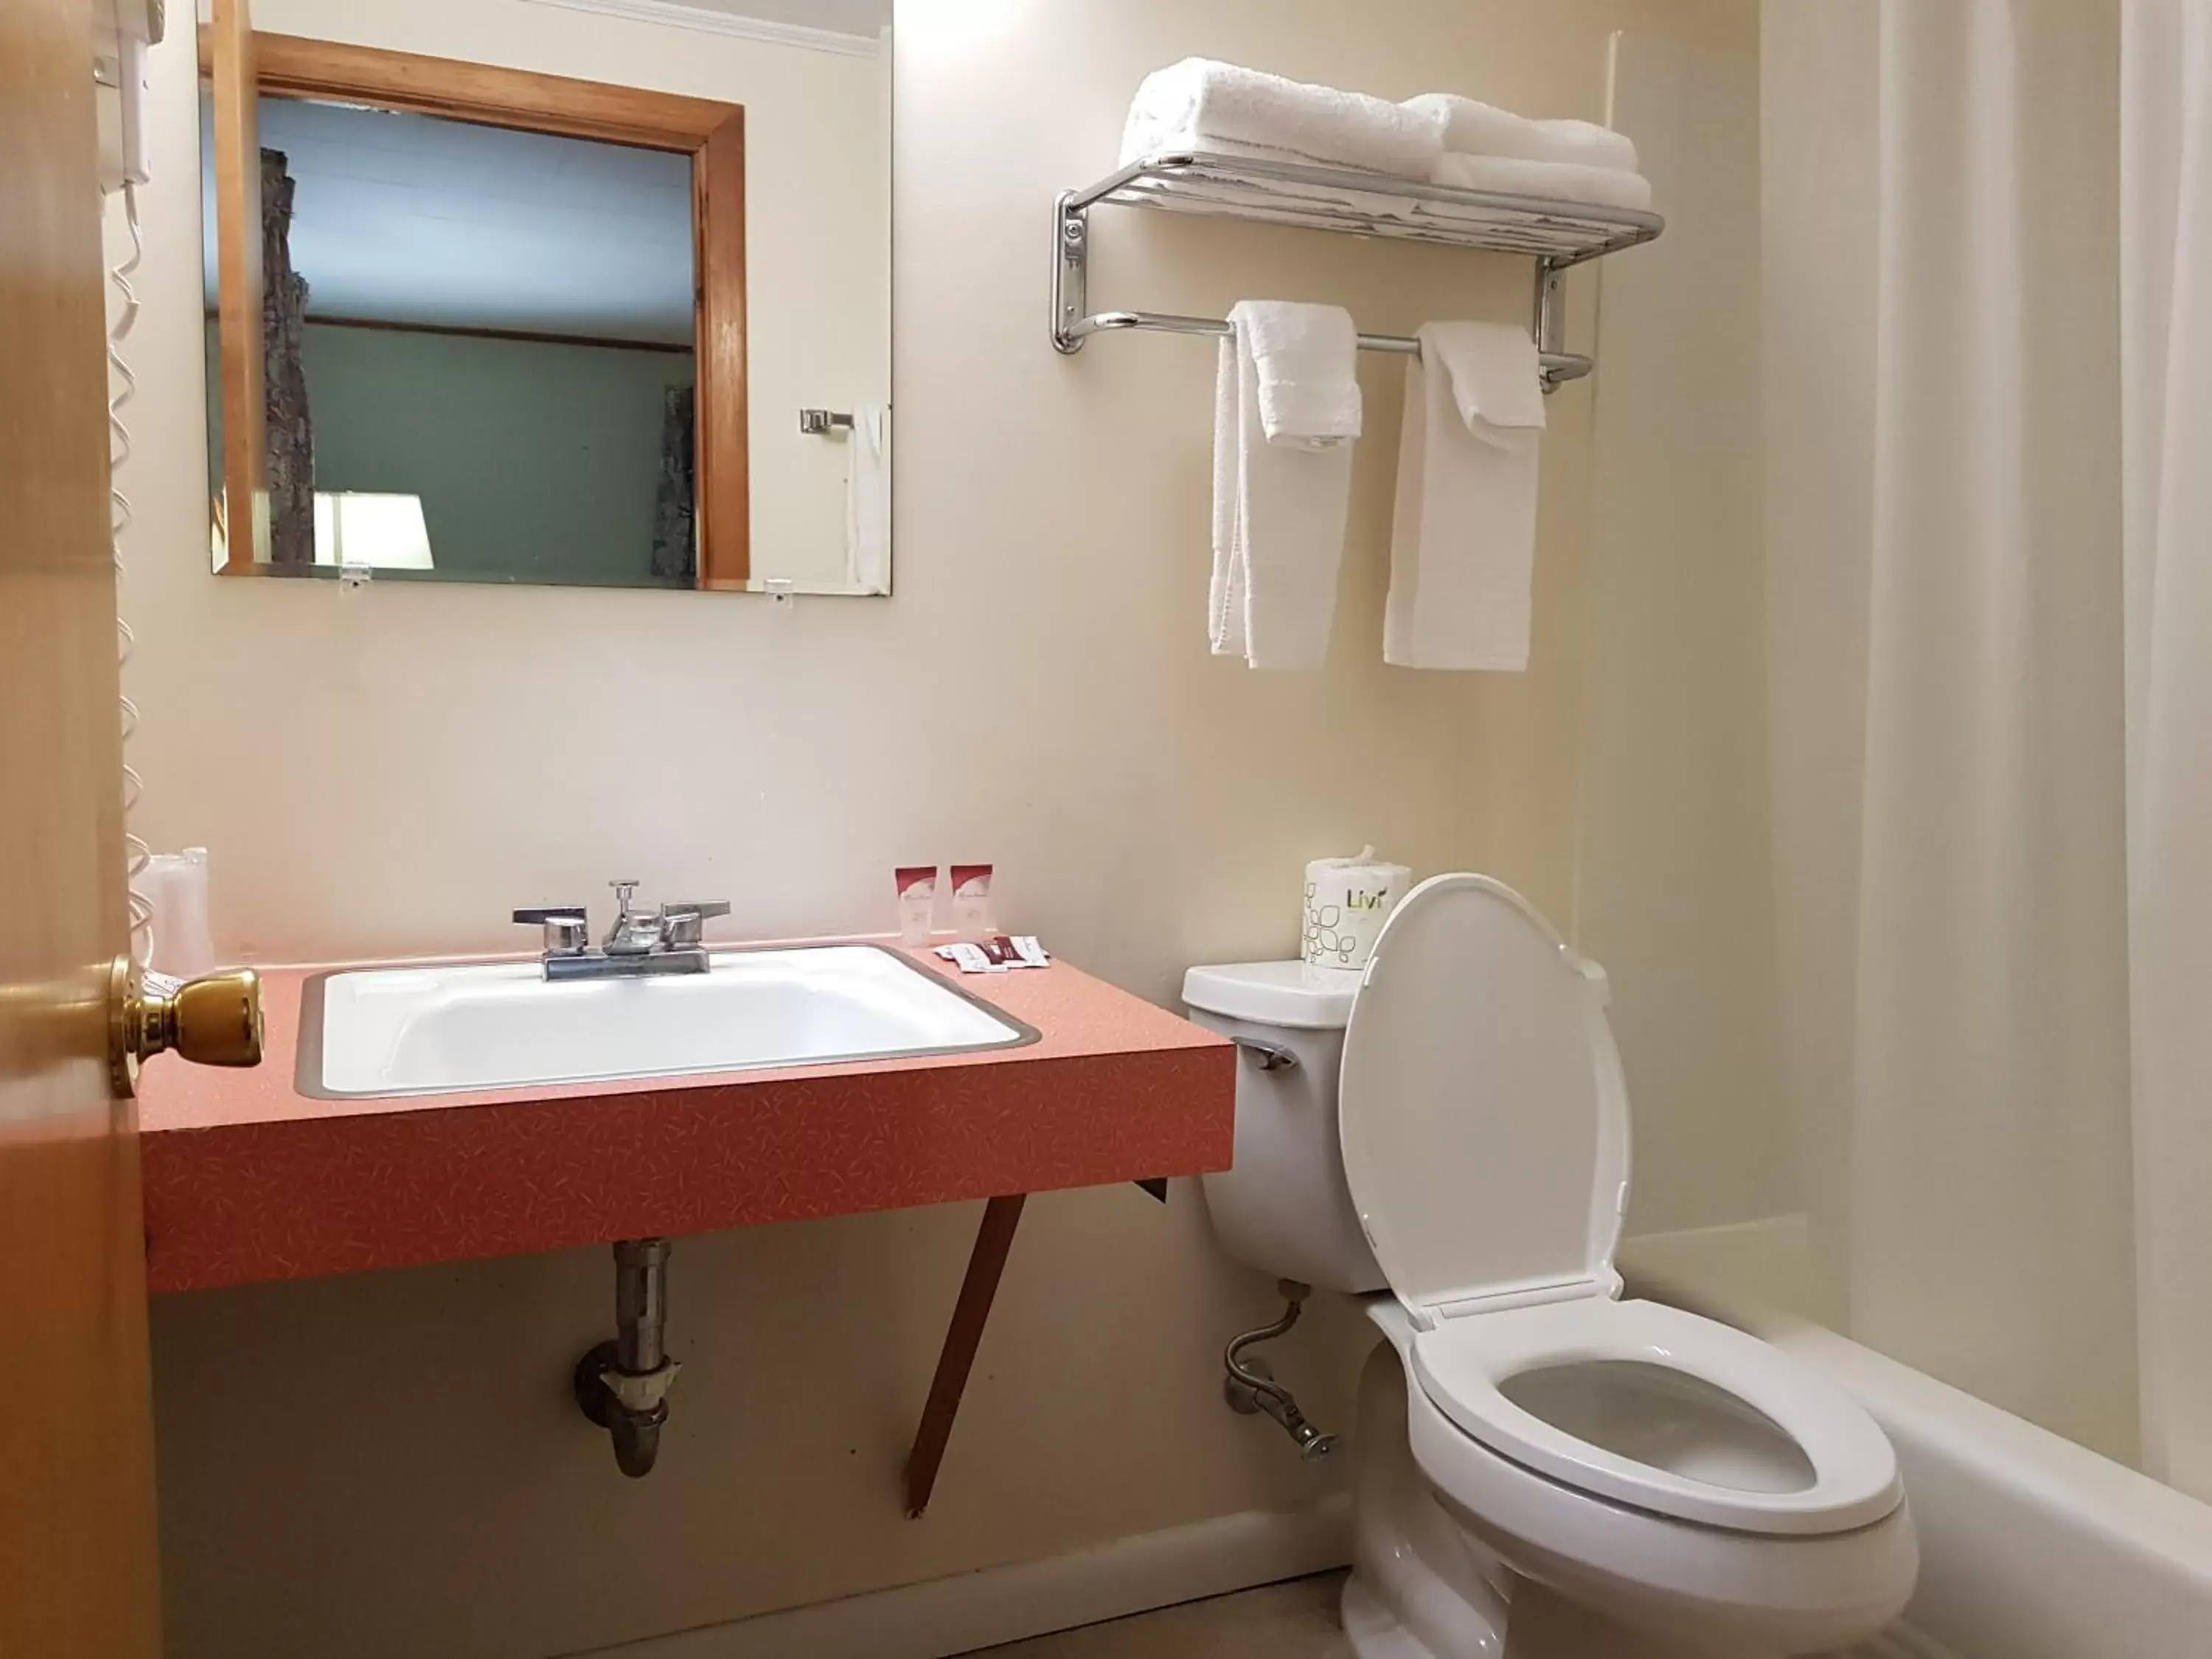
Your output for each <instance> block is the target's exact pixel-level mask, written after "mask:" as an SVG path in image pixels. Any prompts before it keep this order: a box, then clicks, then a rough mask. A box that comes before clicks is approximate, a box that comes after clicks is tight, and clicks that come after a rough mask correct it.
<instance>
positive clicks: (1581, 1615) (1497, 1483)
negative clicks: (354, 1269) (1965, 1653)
mask: <svg viewBox="0 0 2212 1659" xmlns="http://www.w3.org/2000/svg"><path fill="white" fill-rule="evenodd" d="M1184 999H1185V1000H1186V1001H1187V1002H1188V1004H1189V1005H1190V1006H1191V1008H1192V1011H1193V1016H1194V1018H1198V1019H1200V1020H1201V1021H1202V1022H1204V1023H1206V1024H1209V1025H1212V1026H1213V1027H1215V1028H1216V1029H1218V1030H1223V1031H1225V1033H1226V1034H1228V1035H1230V1036H1232V1037H1234V1038H1235V1039H1236V1040H1237V1042H1238V1043H1239V1045H1240V1046H1241V1047H1243V1048H1244V1049H1245V1050H1246V1059H1245V1061H1244V1064H1243V1068H1242V1070H1241V1071H1240V1076H1239V1084H1238V1094H1237V1164H1236V1166H1235V1167H1234V1168H1233V1169H1231V1170H1229V1171H1227V1172H1225V1174H1223V1175H1220V1176H1208V1177H1206V1202H1207V1207H1208V1210H1209V1212H1211V1214H1212V1218H1213V1222H1214V1225H1215V1229H1216V1231H1217V1233H1218V1235H1219V1236H1220V1237H1221V1239H1222V1242H1223V1243H1224V1244H1225V1246H1226V1247H1227V1248H1228V1249H1230V1250H1231V1253H1232V1254H1235V1255H1238V1256H1240V1257H1242V1258H1243V1260H1245V1261H1249V1262H1250V1263H1251V1264H1252V1265H1253V1266H1255V1267H1260V1268H1261V1269H1263V1270H1265V1271H1267V1272H1268V1273H1286V1274H1293V1275H1294V1276H1300V1277H1304V1278H1307V1279H1309V1280H1310V1282H1313V1283H1316V1284H1321V1285H1328V1286H1330V1287H1332V1288H1335V1289H1339V1290H1344V1291H1352V1292H1353V1293H1357V1294H1363V1295H1364V1296H1366V1297H1367V1298H1368V1301H1367V1306H1368V1312H1369V1315H1370V1318H1371V1319H1372V1320H1373V1321H1374V1322H1375V1323H1376V1325H1377V1326H1378V1327H1379V1328H1381V1330H1382V1331H1383V1335H1384V1337H1385V1338H1386V1341H1385V1342H1384V1344H1383V1346H1380V1347H1379V1348H1378V1349H1377V1351H1376V1354H1375V1355H1374V1356H1373V1358H1371V1359H1370V1362H1369V1364H1368V1368H1367V1371H1366V1373H1365V1374H1364V1376H1363V1379H1362V1383H1361V1389H1360V1408H1359V1421H1358V1425H1357V1429H1356V1431H1355V1433H1354V1435H1353V1437H1352V1448H1353V1453H1354V1455H1355V1457H1356V1459H1357V1460H1358V1474H1357V1478H1356V1482H1355V1490H1354V1499H1353V1504H1354V1528H1355V1533H1356V1536H1357V1549H1356V1553H1355V1560H1354V1565H1353V1572H1352V1577H1351V1579H1350V1580H1349V1581H1348V1583H1347V1584H1346V1591H1345V1625H1346V1631H1347V1632H1348V1633H1349V1634H1350V1636H1351V1638H1352V1644H1353V1647H1354V1649H1355V1650H1356V1651H1357V1652H1358V1653H1359V1654H1360V1655H1361V1656H1362V1659H1459V1656H1474V1655H1498V1654H1507V1655H1510V1656H1511V1659H1545V1656H1550V1655H1559V1656H1568V1655H1577V1656H1581V1655H1590V1654H1597V1653H1603V1654H1606V1655H1607V1656H1619V1659H1630V1656H1642V1655H1650V1656H1655V1659H1656V1656H1681V1659H1686V1656H1690V1655H1699V1656H1705V1655H1712V1656H1724V1659H1739V1656H1741V1659H1769V1656H1773V1659H1778V1656H1784V1655H1790V1654H1805V1653H1814V1652H1824V1651H1829V1650H1834V1649H1837V1648H1839V1647H1846V1646H1849V1645H1850V1644H1853V1643H1856V1642H1858V1641H1861V1640H1863V1639H1864V1638H1868V1637H1869V1636H1871V1635H1873V1634H1874V1633H1875V1632H1878V1631H1879V1630H1880V1629H1881V1627H1882V1626H1884V1625H1886V1624H1887V1623H1888V1622H1889V1620H1892V1619H1893V1618H1894V1617H1895V1616H1896V1614H1897V1613H1898V1612H1899V1610H1900V1609H1901V1608H1902V1607H1903V1606H1904V1604H1905V1600H1906V1598H1907V1597H1908V1596H1909V1595H1910V1594H1911V1587H1912V1583H1913V1580H1914V1577H1915V1576H1916V1573H1917V1565H1918V1556H1917V1546H1916V1544H1915V1541H1914V1537H1913V1532H1912V1524H1911V1516H1910V1514H1909V1511H1908V1510H1907V1509H1906V1507H1905V1493H1904V1487H1903V1483H1902V1481H1901V1480H1900V1478H1899V1473H1898V1468H1897V1460H1896V1456H1895V1455H1894V1453H1893V1450H1892V1449H1891V1447H1890V1445H1889V1443H1888V1440H1887V1437H1884V1435H1883V1434H1882V1432H1881V1429H1880V1428H1879V1427H1878V1426H1877V1425H1875V1422H1874V1420H1873V1419H1871V1418H1869V1416H1868V1415H1867V1414H1866V1413H1865V1412H1864V1411H1863V1409H1861V1408H1860V1407H1858V1406H1857V1404H1856V1403H1855V1402H1854V1401H1851V1400H1850V1398H1849V1397H1848V1396H1846V1395H1844V1394H1843V1393H1842V1392H1841V1391H1840V1390H1839V1389H1836V1388H1835V1387H1834V1386H1833V1385H1832V1384H1831V1383H1828V1382H1827V1381H1826V1379H1825V1378H1824V1377H1822V1376H1820V1375H1819V1374H1817V1373H1815V1372H1814V1371H1812V1370H1809V1369H1808V1368H1806V1367H1804V1366H1802V1364H1798V1363H1797V1362H1796V1361H1794V1360H1792V1359H1790V1358H1789V1357H1788V1356H1786V1355H1784V1354H1783V1353H1781V1352H1779V1351H1778V1350H1776V1349H1773V1348H1771V1347H1769V1346H1767V1345H1766V1344H1765V1343H1763V1342H1760V1341H1759V1340H1758V1339H1756V1338H1754V1337H1752V1336H1748V1335H1746V1334H1744V1333H1742V1332H1741V1331H1737V1330H1735V1329H1732V1328H1729V1327H1727V1326H1723V1325H1720V1324H1717V1323H1716V1322H1713V1321H1711V1320H1707V1319H1703V1318H1700V1317H1699V1316H1696V1315H1693V1314H1689V1313H1685V1312H1682V1311H1680V1310H1676V1309H1672V1308H1667V1307H1662V1306H1659V1305H1657V1304H1651V1303H1646V1302H1638V1301H1622V1300H1620V1288H1621V1286H1620V1276H1619V1274H1618V1273H1616V1272H1615V1271H1614V1269H1613V1249H1614V1246H1615V1244H1616V1243H1617V1242H1618V1240H1619V1237H1620V1224H1621V1217H1622V1214H1623V1212H1624V1211H1625V1210H1626V1204H1627V1197H1628V1173H1629V1172H1628V1153H1629V1120H1628V1097H1627V1090H1626V1084H1625V1082H1624V1080H1623V1078H1622V1075H1621V1070H1620V1059H1619V1055H1618V1054H1617V1052H1616V1050H1615V1048H1614V1047H1613V1036H1612V1030H1611V1026H1610V1024H1609V1022H1608V1020H1607V1017H1606V1003H1607V994H1606V982H1605V976H1604V975H1603V973H1602V972H1601V970H1600V969H1598V968H1597V967H1596V965H1595V963H1589V962H1588V961H1586V960H1584V959H1583V958H1582V957H1578V956H1577V954H1576V953H1575V952H1574V951H1572V950H1571V949H1570V948H1569V947H1568V946H1567V945H1566V944H1565V942H1564V941H1563V940H1562V939H1560V938H1559V935H1558V934H1557V933H1556V932H1554V931H1553V929H1552V927H1550V925H1549V924H1548V923H1547V922H1546V921H1544V919H1543V918H1542V917H1541V915H1538V914H1537V912H1536V911H1535V910H1534V908H1531V907H1530V906H1529V905H1528V902H1526V901H1525V900H1523V899H1522V898H1521V896H1519V895H1518V894H1516V893H1514V892H1513V891H1512V890H1510V888H1507V887H1504V885H1502V884H1499V883H1497V882H1495V881H1492V880H1490V879H1489V878H1485V877H1481V876H1474V875H1451V876H1439V877H1436V878H1432V879H1431V880H1429V881H1426V882H1424V883H1423V884H1421V885H1420V886H1419V887H1417V888H1416V889H1414V890H1413V892H1412V893H1411V894H1409V895H1408V896H1407V897H1406V899H1405V900H1403V901H1402V902H1401V903H1400V905H1399V907H1398V908H1397V909H1396V910H1395V912H1394V913H1393V914H1392V915H1391V917H1390V919H1389V922H1388V923H1386V924H1385V926H1384V927H1383V933H1382V936H1381V938H1380V939H1379V940H1378V942H1377V944H1376V947H1375V953H1374V956H1373V957H1372V959H1371V960H1370V963H1369V964H1368V967H1367V968H1366V969H1365V970H1364V975H1361V976H1360V977H1359V978H1358V979H1357V980H1356V981H1352V983H1351V984H1350V985H1347V984H1346V981H1343V980H1342V979H1341V978H1338V977H1329V976H1317V975H1313V974H1312V973H1311V972H1310V971H1308V970H1294V969H1292V968H1291V966H1290V965H1287V964H1280V963H1258V964H1252V963H1248V964H1241V965H1235V966H1231V967H1226V968H1194V969H1192V970H1191V971H1190V974H1189V975H1188V976H1187V978H1186V981H1185V986H1184ZM1347 1005H1348V1006H1347ZM1338 1025H1340V1026H1341V1033H1340V1035H1339V1033H1338V1032H1337V1030H1335V1029H1334V1027H1335V1026H1338ZM1332 1062H1333V1066H1332ZM1299 1073H1304V1075H1303V1076H1301V1075H1299ZM1332 1085H1333V1087H1332ZM1332 1107H1333V1109H1331V1108H1332ZM1248 1147H1249V1150H1250V1152H1251V1153H1252V1156H1251V1158H1249V1161H1248V1158H1247V1152H1248ZM1346 1217H1349V1218H1351V1224H1350V1225H1346ZM1354 1229H1356V1232H1355V1231H1354Z"/></svg>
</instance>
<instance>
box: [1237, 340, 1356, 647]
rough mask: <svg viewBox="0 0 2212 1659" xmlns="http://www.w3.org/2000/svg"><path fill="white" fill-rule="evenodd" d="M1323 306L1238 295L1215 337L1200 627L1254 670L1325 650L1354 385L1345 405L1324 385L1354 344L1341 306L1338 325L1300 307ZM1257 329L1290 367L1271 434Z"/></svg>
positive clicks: (1344, 375)
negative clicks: (1206, 573) (1207, 552)
mask: <svg viewBox="0 0 2212 1659" xmlns="http://www.w3.org/2000/svg"><path fill="white" fill-rule="evenodd" d="M1333 310H1334V307H1323V306H1293V305H1288V304H1279V303H1272V302H1268V301H1249V300H1248V301H1243V302H1242V303H1240V304H1238V305H1237V306H1236V307H1233V308H1232V309H1231V312H1230V313H1229V323H1230V330H1231V332H1230V336H1229V337H1228V338H1226V339H1225V340H1223V341H1222V343H1221V354H1220V360H1219V363H1218V369H1217V372H1216V374H1215V377H1214V391H1213V574H1212V581H1211V583H1210V584H1209V587H1208V592H1207V599H1206V604H1207V634H1208V636H1209V638H1210V640H1211V642H1212V647H1213V650H1214V653H1215V654H1217V655H1220V656H1235V655H1240V654H1241V655H1242V656H1243V658H1244V659H1245V660H1246V661H1247V662H1248V663H1249V664H1250V665H1251V666H1253V667H1255V668H1318V667H1320V666H1321V665H1322V662H1323V660H1324V659H1326V658H1327V657H1328V631H1329V624H1330V623H1331V621H1332V620H1333V619H1334V616H1335V611H1336V575H1337V566H1338V564H1339V563H1340V562H1341V561H1342V558H1343V556H1344V526H1345V517H1346V513H1347V511H1348V510H1349V508H1350V507H1351V503H1352V438H1354V437H1356V436H1358V429H1359V419H1358V398H1357V395H1356V394H1357V391H1358V388H1357V387H1356V386H1354V387H1353V388H1352V391H1353V392H1354V394H1355V395H1354V397H1353V398H1352V401H1351V403H1350V404H1349V406H1348V407H1347V405H1346V402H1345V400H1344V399H1343V398H1342V397H1341V396H1340V394H1339V393H1338V392H1330V391H1328V390H1327V388H1328V387H1330V386H1340V383H1341V382H1342V381H1344V380H1349V379H1350V375H1351V368H1352V354H1353V353H1354V352H1355V351H1356V350H1357V349H1358V347H1357V343H1356V341H1357V337H1356V336H1355V335H1354V334H1353V333H1352V319H1351V318H1350V317H1349V316H1347V315H1346V314H1345V313H1342V312H1337V313H1336V318H1337V319H1340V326H1339V325H1338V323H1337V322H1336V321H1335V320H1334V319H1324V318H1321V317H1317V316H1313V315H1308V314H1304V313H1326V312H1329V311H1333ZM1261 334H1264V335H1266V336H1267V337H1268V339H1269V340H1270V342H1271V343H1272V344H1273V346H1274V347H1275V348H1276V349H1275V352H1274V362H1275V363H1276V365H1277V366H1279V367H1283V368H1289V369H1291V370H1292V371H1293V372H1292V373H1291V374H1290V375H1289V376H1288V377H1286V378H1283V379H1279V380H1277V381H1276V382H1275V386H1274V392H1275V405H1276V406H1275V416H1274V418H1275V422H1276V429H1277V432H1278V433H1279V436H1276V437H1273V438H1271V437H1270V435H1269V431H1268V427H1267V422H1266V420H1265V419H1264V418H1263V416H1262V412H1261V404H1262V389H1261V374H1260V359H1259V357H1258V356H1257V355H1256V353H1255V335H1261ZM1285 343H1290V344H1289V349H1285ZM1332 364H1334V366H1332ZM1347 428H1348V429H1347Z"/></svg>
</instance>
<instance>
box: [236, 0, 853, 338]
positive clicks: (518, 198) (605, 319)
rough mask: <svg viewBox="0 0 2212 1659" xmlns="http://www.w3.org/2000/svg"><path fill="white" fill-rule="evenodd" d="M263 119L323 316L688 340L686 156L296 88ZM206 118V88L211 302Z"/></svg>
mask: <svg viewBox="0 0 2212 1659" xmlns="http://www.w3.org/2000/svg"><path fill="white" fill-rule="evenodd" d="M742 3H743V4H744V7H745V9H747V10H748V11H749V12H752V11H757V10H759V9H763V8H765V7H768V6H771V5H774V4H777V3H780V0H742ZM862 3H863V0H819V3H818V5H817V6H812V7H809V6H805V5H804V4H803V0H791V4H792V6H793V9H809V10H813V9H823V10H835V11H837V12H840V13H842V12H843V11H845V10H847V9H852V8H857V7H860V5H862ZM866 3H867V4H873V3H875V0H866ZM718 9H727V8H718ZM259 116H260V122H261V143H262V146H263V147H264V149H276V150H281V151H283V154H284V155H285V158H286V163H287V166H288V168H289V172H290V173H291V175H292V178H293V179H294V180H295V191H294V206H293V220H292V232H291V252H292V264H293V269H294V270H296V271H298V272H299V274H300V275H301V276H305V277H306V278H307V289H308V291H307V315H308V317H309V319H314V318H316V317H349V318H366V319H374V320H375V321H379V322H390V323H402V324H413V325H418V326H422V325H428V326H438V327H449V328H484V329H506V330H513V331H522V332H528V333H542V334H556V335H568V336H584V337H592V338H604V339H619V340H639V341H654V342H659V343H669V344H682V343H690V339H691V337H692V276H691V162H690V157H689V156H686V155H674V154H671V153H667V152H664V151H659V150H647V149H631V148H629V147H628V146H626V145H621V144H604V143H592V142H588V141H586V140H582V139H575V138H556V137H550V136H549V135H547V134H544V133H534V132H514V131H507V130H506V129H503V128H498V127H483V126H472V125H468V124H466V123H465V122H459V121H447V120H441V119H438V118H435V117H431V116H423V115H409V114H403V113H398V112H393V111H389V110H377V109H364V108H361V107H358V106H348V105H337V104H314V103H304V102H301V101H299V100H294V99H284V98H268V97H264V98H263V99H262V100H261V104H260V111H259ZM201 125H202V131H201V140H200V154H201V157H202V160H203V163H204V169H205V173H206V176H205V178H204V179H203V189H202V202H203V204H204V211H205V213H206V214H207V215H208V216H209V219H210V224H209V226H208V234H207V235H206V236H205V238H204V246H205V247H206V249H207V250H208V252H207V273H206V281H207V291H208V293H209V295H210V305H212V296H213V295H214V294H215V292H216V273H215V254H214V249H215V245H216V244H215V237H214V235H213V226H212V222H211V221H212V217H213V214H214V201H215V188H214V177H213V174H214V167H215V145H214V142H213V139H212V137H211V134H210V111H209V106H208V102H207V100H206V98H205V97H204V95H203V98H202V100H201Z"/></svg>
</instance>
